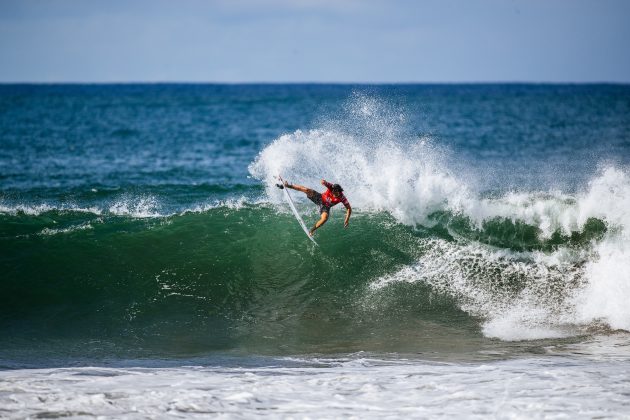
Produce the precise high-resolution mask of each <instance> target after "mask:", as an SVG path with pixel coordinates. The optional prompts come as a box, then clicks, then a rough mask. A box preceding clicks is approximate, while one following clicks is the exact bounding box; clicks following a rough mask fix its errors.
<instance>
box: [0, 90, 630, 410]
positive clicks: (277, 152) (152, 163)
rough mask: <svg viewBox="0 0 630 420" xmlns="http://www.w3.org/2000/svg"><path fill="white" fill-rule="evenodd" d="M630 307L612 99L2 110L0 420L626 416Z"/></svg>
mask: <svg viewBox="0 0 630 420" xmlns="http://www.w3.org/2000/svg"><path fill="white" fill-rule="evenodd" d="M278 174H281V175H282V176H283V177H284V178H285V179H288V180H289V181H290V182H292V183H296V184H302V185H305V186H309V187H311V188H316V189H318V190H320V191H321V190H322V189H323V187H322V186H321V185H320V183H319V181H320V180H321V179H322V178H324V179H326V180H328V181H330V182H334V183H339V184H341V185H342V186H343V187H344V189H345V193H346V196H347V198H348V199H349V201H350V203H351V205H352V208H353V213H352V217H351V219H350V225H349V227H348V228H347V229H344V228H343V216H344V209H343V207H341V206H338V207H335V208H334V209H333V210H332V214H331V219H330V220H329V222H328V223H327V224H326V225H325V226H324V227H323V228H321V229H320V230H318V231H317V233H316V236H315V238H316V240H317V241H318V243H319V244H320V246H319V247H315V246H314V245H313V244H312V243H311V242H310V241H309V240H308V238H307V237H306V236H305V235H304V232H303V231H302V230H301V228H300V226H299V224H298V223H297V221H296V220H295V218H294V217H293V215H292V213H291V211H290V209H289V207H288V206H287V203H286V202H285V201H284V199H283V195H282V191H280V190H278V189H277V188H276V187H275V186H274V184H275V181H276V180H275V178H274V177H275V176H276V175H278ZM293 197H294V200H296V203H297V206H298V210H299V212H300V213H301V215H302V217H303V218H304V220H305V221H306V224H307V225H308V226H310V225H312V224H314V222H315V221H316V220H317V218H318V214H317V209H316V207H315V206H314V205H313V204H312V203H310V202H309V201H307V200H306V199H305V198H304V196H303V194H300V193H298V192H297V191H294V192H293ZM629 302H630V86H629V85H545V84H543V85H534V84H506V85H503V84H489V85H483V84H479V85H456V84H453V85H376V86H368V85H325V84H322V85H317V84H315V85H195V84H182V85H176V84H172V85H171V84H164V85H162V84H155V85H151V84H127V85H0V417H7V418H23V417H37V418H46V417H67V416H69V417H78V418H88V417H91V416H106V417H112V418H161V417H195V416H199V417H207V416H218V417H225V418H241V417H247V418H249V417H259V416H263V417H274V418H276V417H288V418H302V417H310V418H320V417H325V418H334V417H352V416H356V417H358V418H382V417H388V416H389V417H414V418H429V417H430V418H435V417H451V418H452V417H456V418H461V417H473V418H474V417H477V418H488V417H497V418H508V417H509V418H549V417H553V418H593V417H599V418H602V417H603V418H608V417H612V418H628V416H629V415H630V391H629V390H630V304H629Z"/></svg>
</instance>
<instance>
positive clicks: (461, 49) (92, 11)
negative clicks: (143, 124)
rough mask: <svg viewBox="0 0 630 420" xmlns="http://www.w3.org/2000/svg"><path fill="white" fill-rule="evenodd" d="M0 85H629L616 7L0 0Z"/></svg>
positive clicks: (551, 0) (627, 34)
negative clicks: (606, 83) (18, 83)
mask: <svg viewBox="0 0 630 420" xmlns="http://www.w3.org/2000/svg"><path fill="white" fill-rule="evenodd" d="M0 61H1V64H0V82H23V81H24V82H131V81H140V82H142V81H146V82H159V81H166V82H168V81H182V82H364V83H370V82H506V81H507V82H511V81H525V82H527V81H531V82H624V83H628V82H630V1H626V0H589V1H586V0H435V1H433V0H432V1H424V0H416V1H412V0H389V1H387V0H361V1H360V0H209V1H201V0H179V1H176V0H152V1H148V0H140V1H132V0H128V1H120V0H109V1H105V0H103V1H93V0H19V1H18V0H0Z"/></svg>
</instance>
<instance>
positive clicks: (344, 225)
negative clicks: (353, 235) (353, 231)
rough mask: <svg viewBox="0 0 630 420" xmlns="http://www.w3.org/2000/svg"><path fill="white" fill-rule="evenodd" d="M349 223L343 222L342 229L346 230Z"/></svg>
mask: <svg viewBox="0 0 630 420" xmlns="http://www.w3.org/2000/svg"><path fill="white" fill-rule="evenodd" d="M349 223H350V221H349V220H346V221H345V222H343V227H344V228H347V227H348V224H349Z"/></svg>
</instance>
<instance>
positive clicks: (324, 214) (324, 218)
mask: <svg viewBox="0 0 630 420" xmlns="http://www.w3.org/2000/svg"><path fill="white" fill-rule="evenodd" d="M326 221H328V212H327V211H324V212H322V215H321V217H320V218H319V220H318V221H317V223H315V226H313V227H312V228H311V230H310V233H311V236H313V233H314V232H315V231H316V230H317V229H319V228H320V227H322V226H323V225H324V223H326Z"/></svg>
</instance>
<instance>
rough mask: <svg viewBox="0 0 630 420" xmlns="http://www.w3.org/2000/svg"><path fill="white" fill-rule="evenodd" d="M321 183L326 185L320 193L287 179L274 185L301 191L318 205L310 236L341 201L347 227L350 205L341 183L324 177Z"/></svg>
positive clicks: (344, 224) (344, 225) (326, 219)
mask: <svg viewBox="0 0 630 420" xmlns="http://www.w3.org/2000/svg"><path fill="white" fill-rule="evenodd" d="M322 185H323V186H324V187H326V191H325V192H323V193H321V194H320V193H318V192H317V191H315V190H312V189H310V188H306V187H303V186H302V185H293V184H289V183H288V182H287V181H284V182H283V183H282V184H276V186H277V187H278V188H280V189H282V188H285V187H286V188H291V189H292V190H296V191H301V192H303V193H304V194H306V197H307V198H308V199H309V200H311V201H312V202H313V203H315V204H316V205H318V206H319V213H320V215H321V216H320V218H319V220H318V221H317V223H315V226H313V227H312V228H311V230H310V231H309V235H311V236H313V234H314V233H315V231H316V230H317V229H319V228H320V227H322V226H323V225H324V223H326V221H328V215H329V214H330V209H331V207H333V206H335V205H337V204H339V203H342V204H343V205H344V207H345V208H346V219H345V220H344V222H343V227H344V228H346V227H348V222H349V221H350V215H351V214H352V207H350V203H349V202H348V199H347V198H346V197H345V196H344V195H343V188H341V185H339V184H331V183H330V182H327V181H326V180H325V179H322Z"/></svg>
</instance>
